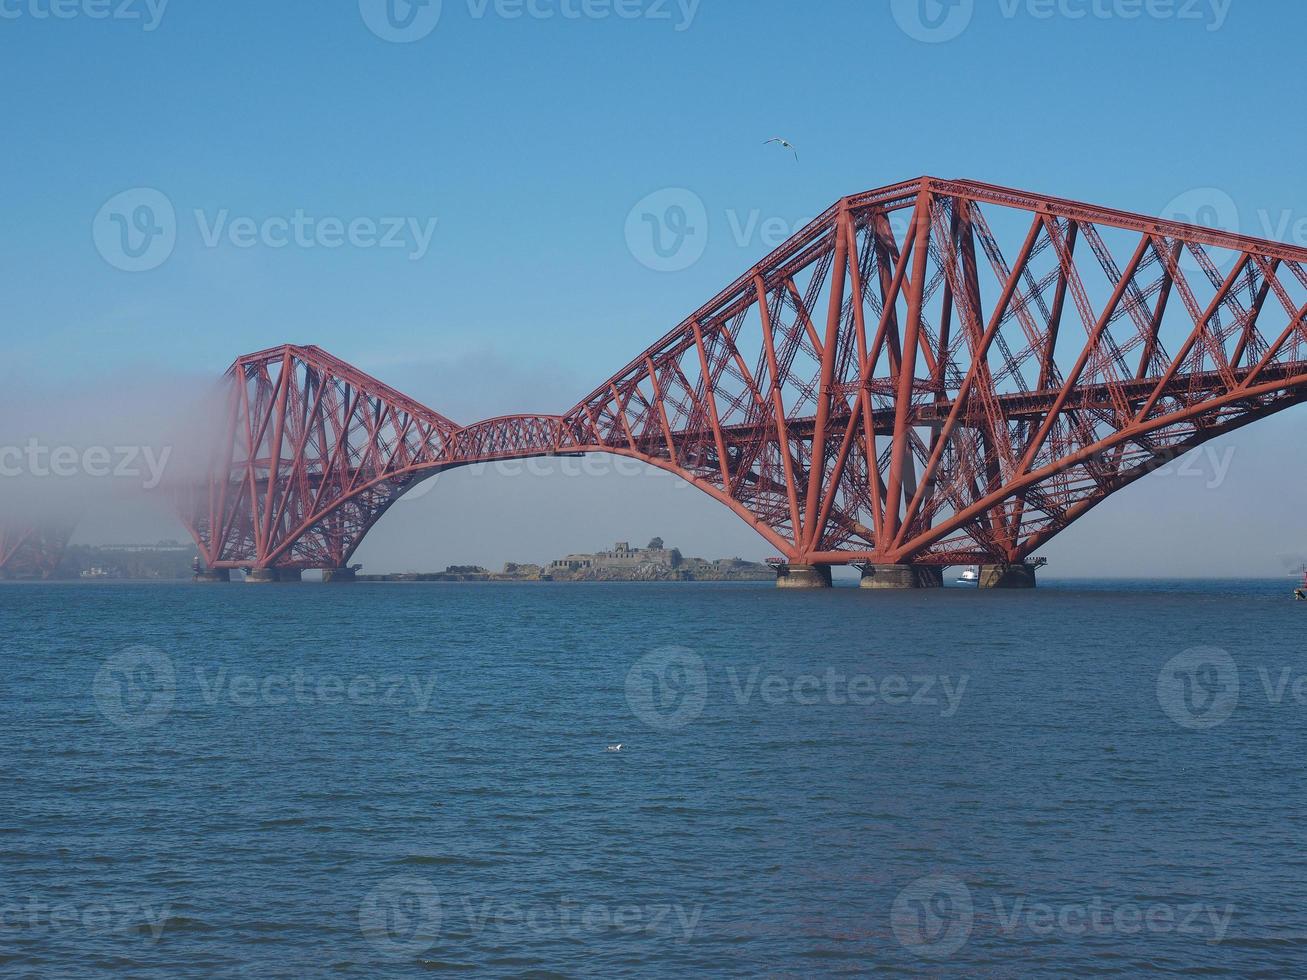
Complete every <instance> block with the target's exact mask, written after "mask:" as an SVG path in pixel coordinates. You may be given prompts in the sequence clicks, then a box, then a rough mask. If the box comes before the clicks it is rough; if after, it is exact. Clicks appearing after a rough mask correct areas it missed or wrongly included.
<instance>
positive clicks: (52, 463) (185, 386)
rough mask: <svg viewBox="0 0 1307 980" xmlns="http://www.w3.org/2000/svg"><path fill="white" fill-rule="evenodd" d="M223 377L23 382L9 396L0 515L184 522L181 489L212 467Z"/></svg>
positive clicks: (4, 405)
mask: <svg viewBox="0 0 1307 980" xmlns="http://www.w3.org/2000/svg"><path fill="white" fill-rule="evenodd" d="M221 404H222V403H221V392H220V389H219V387H218V383H217V378H216V377H206V376H203V375H182V374H172V375H169V374H161V373H159V372H158V371H157V370H146V369H142V370H140V371H136V372H130V373H125V372H124V373H119V372H115V373H114V374H111V375H109V376H107V377H103V378H94V379H81V380H78V381H76V382H69V383H65V384H58V383H55V382H52V381H48V380H29V381H23V380H19V381H18V382H16V383H15V384H11V385H10V386H9V387H7V388H6V389H5V391H4V394H3V396H0V515H3V518H2V519H3V520H4V521H6V522H8V523H11V524H24V523H26V524H54V525H77V524H79V523H81V522H82V521H84V520H86V519H87V517H88V515H89V516H91V517H92V518H93V519H94V525H95V526H94V527H92V528H91V529H90V530H91V532H92V536H93V537H94V536H100V535H104V534H112V527H113V524H114V523H115V518H114V515H115V514H121V515H132V514H135V515H140V514H145V513H152V514H154V515H156V518H155V520H156V521H157V524H158V527H159V528H161V529H162V528H166V527H168V526H169V523H170V522H171V525H172V526H173V527H174V528H176V506H175V500H176V496H175V494H176V491H177V488H178V487H181V486H185V485H187V484H194V483H195V482H197V481H200V480H202V479H203V477H204V474H205V473H206V472H207V468H208V465H209V461H210V459H211V458H212V451H213V448H214V446H215V445H216V437H217V433H218V430H219V428H220V426H221V425H222V421H223V414H222V411H221Z"/></svg>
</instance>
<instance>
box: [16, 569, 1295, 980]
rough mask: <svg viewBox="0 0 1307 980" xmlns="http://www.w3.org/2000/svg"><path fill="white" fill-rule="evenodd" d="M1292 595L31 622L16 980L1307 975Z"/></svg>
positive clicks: (23, 720)
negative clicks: (48, 979)
mask: <svg viewBox="0 0 1307 980" xmlns="http://www.w3.org/2000/svg"><path fill="white" fill-rule="evenodd" d="M1293 584H1294V583H1293V582H1292V581H1291V580H1289V579H1287V578H1286V579H1282V580H1276V581H1270V582H1137V583H1136V582H1055V581H1047V582H1045V583H1043V584H1042V585H1041V588H1040V589H1039V590H1037V591H1035V592H1024V593H1020V592H1012V593H1001V592H987V593H978V592H975V591H968V590H963V589H946V590H944V591H942V592H938V591H937V592H915V593H867V592H859V591H858V590H856V589H851V588H840V589H834V590H831V591H829V592H813V593H802V592H797V593H796V592H781V591H777V590H776V589H774V588H771V587H769V586H763V585H726V584H723V585H641V584H620V585H549V584H546V585H539V586H532V585H490V586H485V585H367V584H358V585H354V586H330V587H328V586H322V585H317V584H310V583H304V584H302V585H275V586H258V587H255V586H248V585H241V584H231V585H222V586H192V585H190V584H185V585H182V584H178V585H135V584H112V583H111V584H70V585H24V584H9V585H5V586H2V587H0V624H3V628H2V629H0V654H2V655H3V665H4V670H3V671H2V672H0V685H2V687H0V689H2V690H3V694H4V697H3V709H2V710H3V712H4V725H3V728H2V730H0V742H2V744H0V787H3V789H2V790H0V972H7V973H15V974H19V975H24V974H26V975H33V976H37V975H41V976H46V975H50V976H93V975H102V976H125V975H131V976H157V977H178V976H207V975H214V974H218V975H226V976H248V977H270V976H306V975H345V976H359V977H376V976H391V975H396V976H399V975H421V974H430V973H437V974H439V973H448V972H456V971H473V970H476V971H483V972H490V973H492V974H496V975H502V976H572V975H578V974H587V975H597V976H605V977H614V976H626V975H632V976H634V975H679V976H689V975H692V974H700V973H704V974H710V975H717V976H723V975H733V976H756V975H760V974H765V975H773V976H794V977H800V976H812V975H820V974H849V975H866V974H869V973H872V972H877V973H885V974H918V973H923V972H924V973H928V974H932V975H957V976H963V975H966V976H977V975H979V976H1010V975H1027V974H1029V975H1035V974H1038V975H1049V974H1060V975H1072V974H1081V975H1083V974H1087V973H1089V972H1091V971H1092V972H1097V973H1108V974H1118V975H1122V976H1136V975H1141V974H1152V973H1180V972H1195V971H1197V972H1207V973H1211V974H1223V973H1237V974H1241V975H1259V974H1260V975H1266V976H1270V975H1273V974H1280V975H1283V974H1285V973H1288V972H1301V970H1302V968H1303V967H1302V964H1303V963H1304V961H1307V817H1305V816H1304V803H1305V802H1307V793H1305V789H1307V778H1305V776H1304V773H1305V772H1307V761H1305V760H1307V656H1305V655H1304V646H1307V644H1305V643H1304V637H1307V603H1295V602H1294V601H1293V599H1292V594H1291V590H1292V586H1293ZM618 744H620V745H621V749H620V751H610V746H614V747H615V746H617V745H618Z"/></svg>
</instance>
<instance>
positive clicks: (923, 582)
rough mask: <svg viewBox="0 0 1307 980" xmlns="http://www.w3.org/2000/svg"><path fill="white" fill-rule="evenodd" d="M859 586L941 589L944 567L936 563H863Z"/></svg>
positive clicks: (866, 587) (868, 587) (865, 587)
mask: <svg viewBox="0 0 1307 980" xmlns="http://www.w3.org/2000/svg"><path fill="white" fill-rule="evenodd" d="M859 587H860V588H864V589H942V588H943V587H944V569H943V568H941V567H940V566H938V565H909V564H904V565H863V566H862V581H861V582H860V583H859Z"/></svg>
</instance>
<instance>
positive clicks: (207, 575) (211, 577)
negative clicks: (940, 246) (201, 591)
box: [195, 568, 231, 584]
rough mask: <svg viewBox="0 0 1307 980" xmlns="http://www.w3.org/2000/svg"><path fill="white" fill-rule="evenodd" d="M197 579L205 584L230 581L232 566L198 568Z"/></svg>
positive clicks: (196, 571)
mask: <svg viewBox="0 0 1307 980" xmlns="http://www.w3.org/2000/svg"><path fill="white" fill-rule="evenodd" d="M195 581H196V582H202V583H205V584H208V583H212V582H230V581H231V569H230V568H197V569H196V570H195Z"/></svg>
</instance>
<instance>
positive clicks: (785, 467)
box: [184, 177, 1307, 587]
mask: <svg viewBox="0 0 1307 980" xmlns="http://www.w3.org/2000/svg"><path fill="white" fill-rule="evenodd" d="M1304 263H1307V249H1302V248H1295V247H1291V246H1289V245H1284V244H1279V243H1275V242H1269V241H1261V240H1257V239H1253V238H1248V237H1244V236H1241V235H1237V234H1231V233H1226V232H1222V231H1215V230H1212V229H1209V228H1203V227H1198V226H1195V225H1188V224H1182V223H1178V222H1174V221H1166V220H1162V219H1158V218H1150V217H1145V216H1141V215H1137V214H1130V213H1127V212H1124V211H1116V210H1112V209H1109V208H1102V207H1094V206H1091V205H1087V204H1081V203H1077V202H1074V201H1068V200H1060V199H1056V198H1052V197H1045V196H1041V195H1038V194H1032V193H1027V192H1024V191H1018V190H1012V189H1008V188H1003V187H995V186H990V185H987V184H980V183H975V182H971V181H962V180H939V179H936V178H932V177H921V178H918V179H916V180H910V181H907V182H905V183H901V184H895V185H893V186H890V187H882V188H879V189H877V190H873V191H868V192H867V193H863V194H855V195H853V196H851V197H846V198H843V199H842V200H840V201H839V202H837V203H836V204H835V205H834V206H833V207H831V208H830V209H829V210H827V211H826V212H825V213H823V214H822V215H821V216H820V217H818V218H817V219H815V220H814V221H813V222H811V223H810V224H809V225H807V227H805V228H804V229H803V230H802V231H800V232H798V233H797V234H796V235H794V237H793V238H791V239H790V240H789V241H787V242H786V243H785V244H783V245H782V246H781V247H779V248H778V249H776V250H775V251H774V252H772V253H771V254H770V255H768V256H767V257H766V258H764V259H763V260H762V261H761V262H760V263H759V264H757V265H756V266H754V267H753V268H751V269H749V270H748V271H747V272H745V273H744V274H743V275H742V276H740V277H739V278H738V279H736V280H735V281H734V282H732V283H731V284H730V285H729V286H727V287H726V288H725V289H724V290H722V291H721V292H720V293H718V294H717V295H716V296H714V297H713V298H712V299H711V300H709V301H708V302H707V303H706V304H704V305H703V306H701V307H700V308H699V309H698V310H696V311H695V312H694V313H692V314H691V315H690V316H689V317H687V318H686V319H685V320H684V321H683V322H682V323H680V324H679V325H678V326H677V327H676V328H675V329H673V330H672V331H671V332H670V333H668V334H666V335H665V336H664V337H662V338H661V339H660V340H658V341H657V342H656V343H655V344H654V345H653V346H651V347H650V348H648V349H647V350H646V351H644V352H643V353H641V354H639V355H638V356H637V357H635V358H634V359H633V360H632V361H631V362H630V363H629V364H627V365H625V366H624V367H622V368H621V369H620V370H619V371H617V373H615V374H614V375H613V376H612V377H611V378H609V379H607V380H606V381H604V382H603V383H602V384H600V385H599V386H598V387H596V388H595V390H594V391H592V392H590V393H589V394H588V395H586V396H585V397H584V398H582V399H581V400H580V401H579V402H577V404H576V405H574V406H573V407H571V408H570V409H568V410H567V411H565V412H564V413H562V414H561V415H514V416H507V417H503V418H496V419H489V420H486V421H481V422H476V423H474V424H471V425H460V424H458V423H455V422H453V421H451V420H450V419H448V418H446V417H445V416H443V415H441V414H439V413H438V412H436V411H433V410H432V409H430V408H428V407H426V406H425V405H422V404H420V403H419V402H417V401H415V400H414V399H412V398H409V397H406V396H405V395H403V394H401V393H400V392H398V391H395V390H394V389H392V388H390V387H388V386H387V385H385V384H383V383H382V382H380V381H378V380H376V379H375V378H372V377H369V376H368V375H366V374H364V373H363V372H362V371H359V370H357V369H356V368H353V367H351V366H350V365H349V364H346V363H344V362H343V361H340V360H338V359H337V358H335V357H332V356H331V355H330V354H328V353H326V352H325V351H323V350H321V349H319V348H317V347H313V346H295V345H287V346H283V347H277V348H273V349H271V350H266V351H261V352H259V353H256V354H250V355H248V356H245V357H242V358H240V359H239V360H238V361H236V363H235V364H234V365H232V367H231V369H230V370H229V371H228V372H227V374H226V387H225V396H224V397H225V409H224V414H223V419H222V423H221V426H220V428H221V437H220V438H219V439H218V440H217V442H218V445H217V449H216V452H215V454H214V456H213V460H212V463H211V464H210V467H209V478H208V480H207V482H205V483H203V484H202V485H197V486H194V487H191V488H189V489H188V490H187V492H186V494H185V504H184V515H185V518H186V520H187V523H188V524H189V526H190V528H191V531H192V533H193V534H194V537H195V540H196V542H197V543H198V545H199V547H200V552H201V556H202V558H203V561H204V563H205V564H206V566H207V567H208V568H209V569H212V570H214V572H213V574H214V575H215V576H221V577H226V575H227V572H226V571H225V570H228V569H232V568H246V569H248V570H250V574H251V577H253V578H254V579H256V580H258V579H264V580H267V579H276V578H279V577H280V578H292V577H298V575H299V572H300V571H301V570H303V569H306V568H321V569H325V570H328V572H330V573H332V574H333V575H334V576H336V577H349V573H348V571H347V566H348V564H349V561H350V558H351V556H352V555H353V553H354V551H355V549H356V548H357V547H358V546H359V543H360V542H361V541H362V540H363V537H364V536H365V535H366V534H367V532H368V530H369V529H370V528H371V527H372V526H373V525H374V524H375V523H376V522H377V521H378V519H380V518H381V516H382V515H383V514H385V513H386V510H387V508H389V507H390V506H391V504H393V503H394V502H395V501H396V500H397V499H398V498H399V497H400V496H401V495H403V494H404V493H405V492H406V491H408V490H410V489H411V488H412V487H413V486H415V485H416V484H417V483H418V482H420V481H421V480H423V479H425V478H427V477H430V476H432V475H433V474H435V473H439V472H441V471H443V470H447V469H451V468H453V467H458V466H466V465H468V464H472V463H483V462H487V461H493V460H508V459H517V458H523V457H531V456H548V455H557V454H575V453H613V454H618V455H622V456H629V457H632V458H634V459H638V460H641V461H643V462H645V463H647V464H648V465H650V466H656V467H660V468H662V469H665V470H669V471H671V472H672V473H675V474H676V475H678V476H680V477H681V478H683V479H684V480H686V481H688V482H690V483H692V484H694V485H695V486H696V487H698V488H699V489H701V490H703V491H704V492H705V493H707V494H709V495H710V496H712V497H713V498H714V499H716V500H718V501H719V502H721V503H722V504H724V505H725V506H727V507H729V508H730V509H731V510H733V511H734V512H735V513H736V514H737V515H738V516H739V517H740V518H741V519H742V520H744V521H746V522H747V523H748V524H749V525H750V526H751V527H753V528H754V529H755V530H756V531H757V532H758V533H759V534H761V535H762V536H763V537H764V538H766V539H767V541H768V542H770V544H771V545H772V547H774V548H775V550H776V551H777V553H778V554H779V555H780V556H781V557H780V559H778V560H777V565H778V575H779V580H780V582H781V584H788V585H806V586H821V585H825V584H829V577H830V576H829V569H830V566H831V565H834V564H856V565H860V566H862V567H863V576H864V578H863V584H864V585H871V586H897V587H902V586H914V585H934V584H938V583H939V582H940V578H941V569H942V568H943V567H944V566H946V565H958V564H977V565H982V566H984V572H983V573H982V576H983V580H984V584H986V585H991V586H1027V585H1033V584H1034V567H1035V565H1036V562H1035V561H1034V560H1033V559H1032V557H1031V556H1032V555H1033V553H1034V552H1035V551H1036V549H1038V548H1040V547H1041V546H1042V545H1043V544H1044V543H1045V542H1047V541H1048V540H1049V539H1050V538H1052V537H1053V536H1054V535H1055V534H1057V533H1058V532H1059V531H1061V530H1062V529H1063V528H1065V527H1067V525H1069V524H1070V523H1071V522H1072V521H1074V520H1076V519H1077V518H1079V517H1081V516H1082V515H1084V514H1085V513H1086V512H1087V511H1089V510H1090V509H1091V508H1093V507H1094V506H1095V505H1096V504H1098V503H1099V502H1100V501H1102V500H1104V499H1105V498H1106V497H1107V496H1108V495H1109V494H1111V493H1113V492H1115V491H1117V490H1120V489H1121V488H1122V487H1125V486H1127V485H1129V484H1130V483H1132V482H1133V481H1135V480H1137V479H1139V478H1141V477H1143V476H1145V475H1146V474H1148V473H1149V472H1151V471H1152V470H1153V469H1155V468H1156V467H1158V466H1159V465H1161V464H1163V463H1165V462H1167V461H1169V460H1171V459H1173V458H1175V457H1176V456H1177V455H1179V454H1181V453H1183V452H1186V451H1187V450H1189V449H1191V448H1193V447H1195V446H1198V445H1199V444H1201V443H1203V442H1205V441H1207V440H1209V439H1213V438H1215V437H1217V436H1220V435H1222V434H1224V433H1227V432H1231V431H1233V430H1235V429H1238V428H1239V427H1241V426H1244V425H1247V424H1248V423H1250V422H1254V421H1256V420H1257V419H1261V418H1264V417H1266V416H1268V415H1271V414H1272V413H1275V412H1279V411H1281V410H1283V409H1285V408H1288V407H1289V406H1291V405H1295V404H1297V403H1298V402H1300V401H1302V400H1303V399H1304V398H1307V323H1305V319H1307V271H1305V270H1304Z"/></svg>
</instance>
